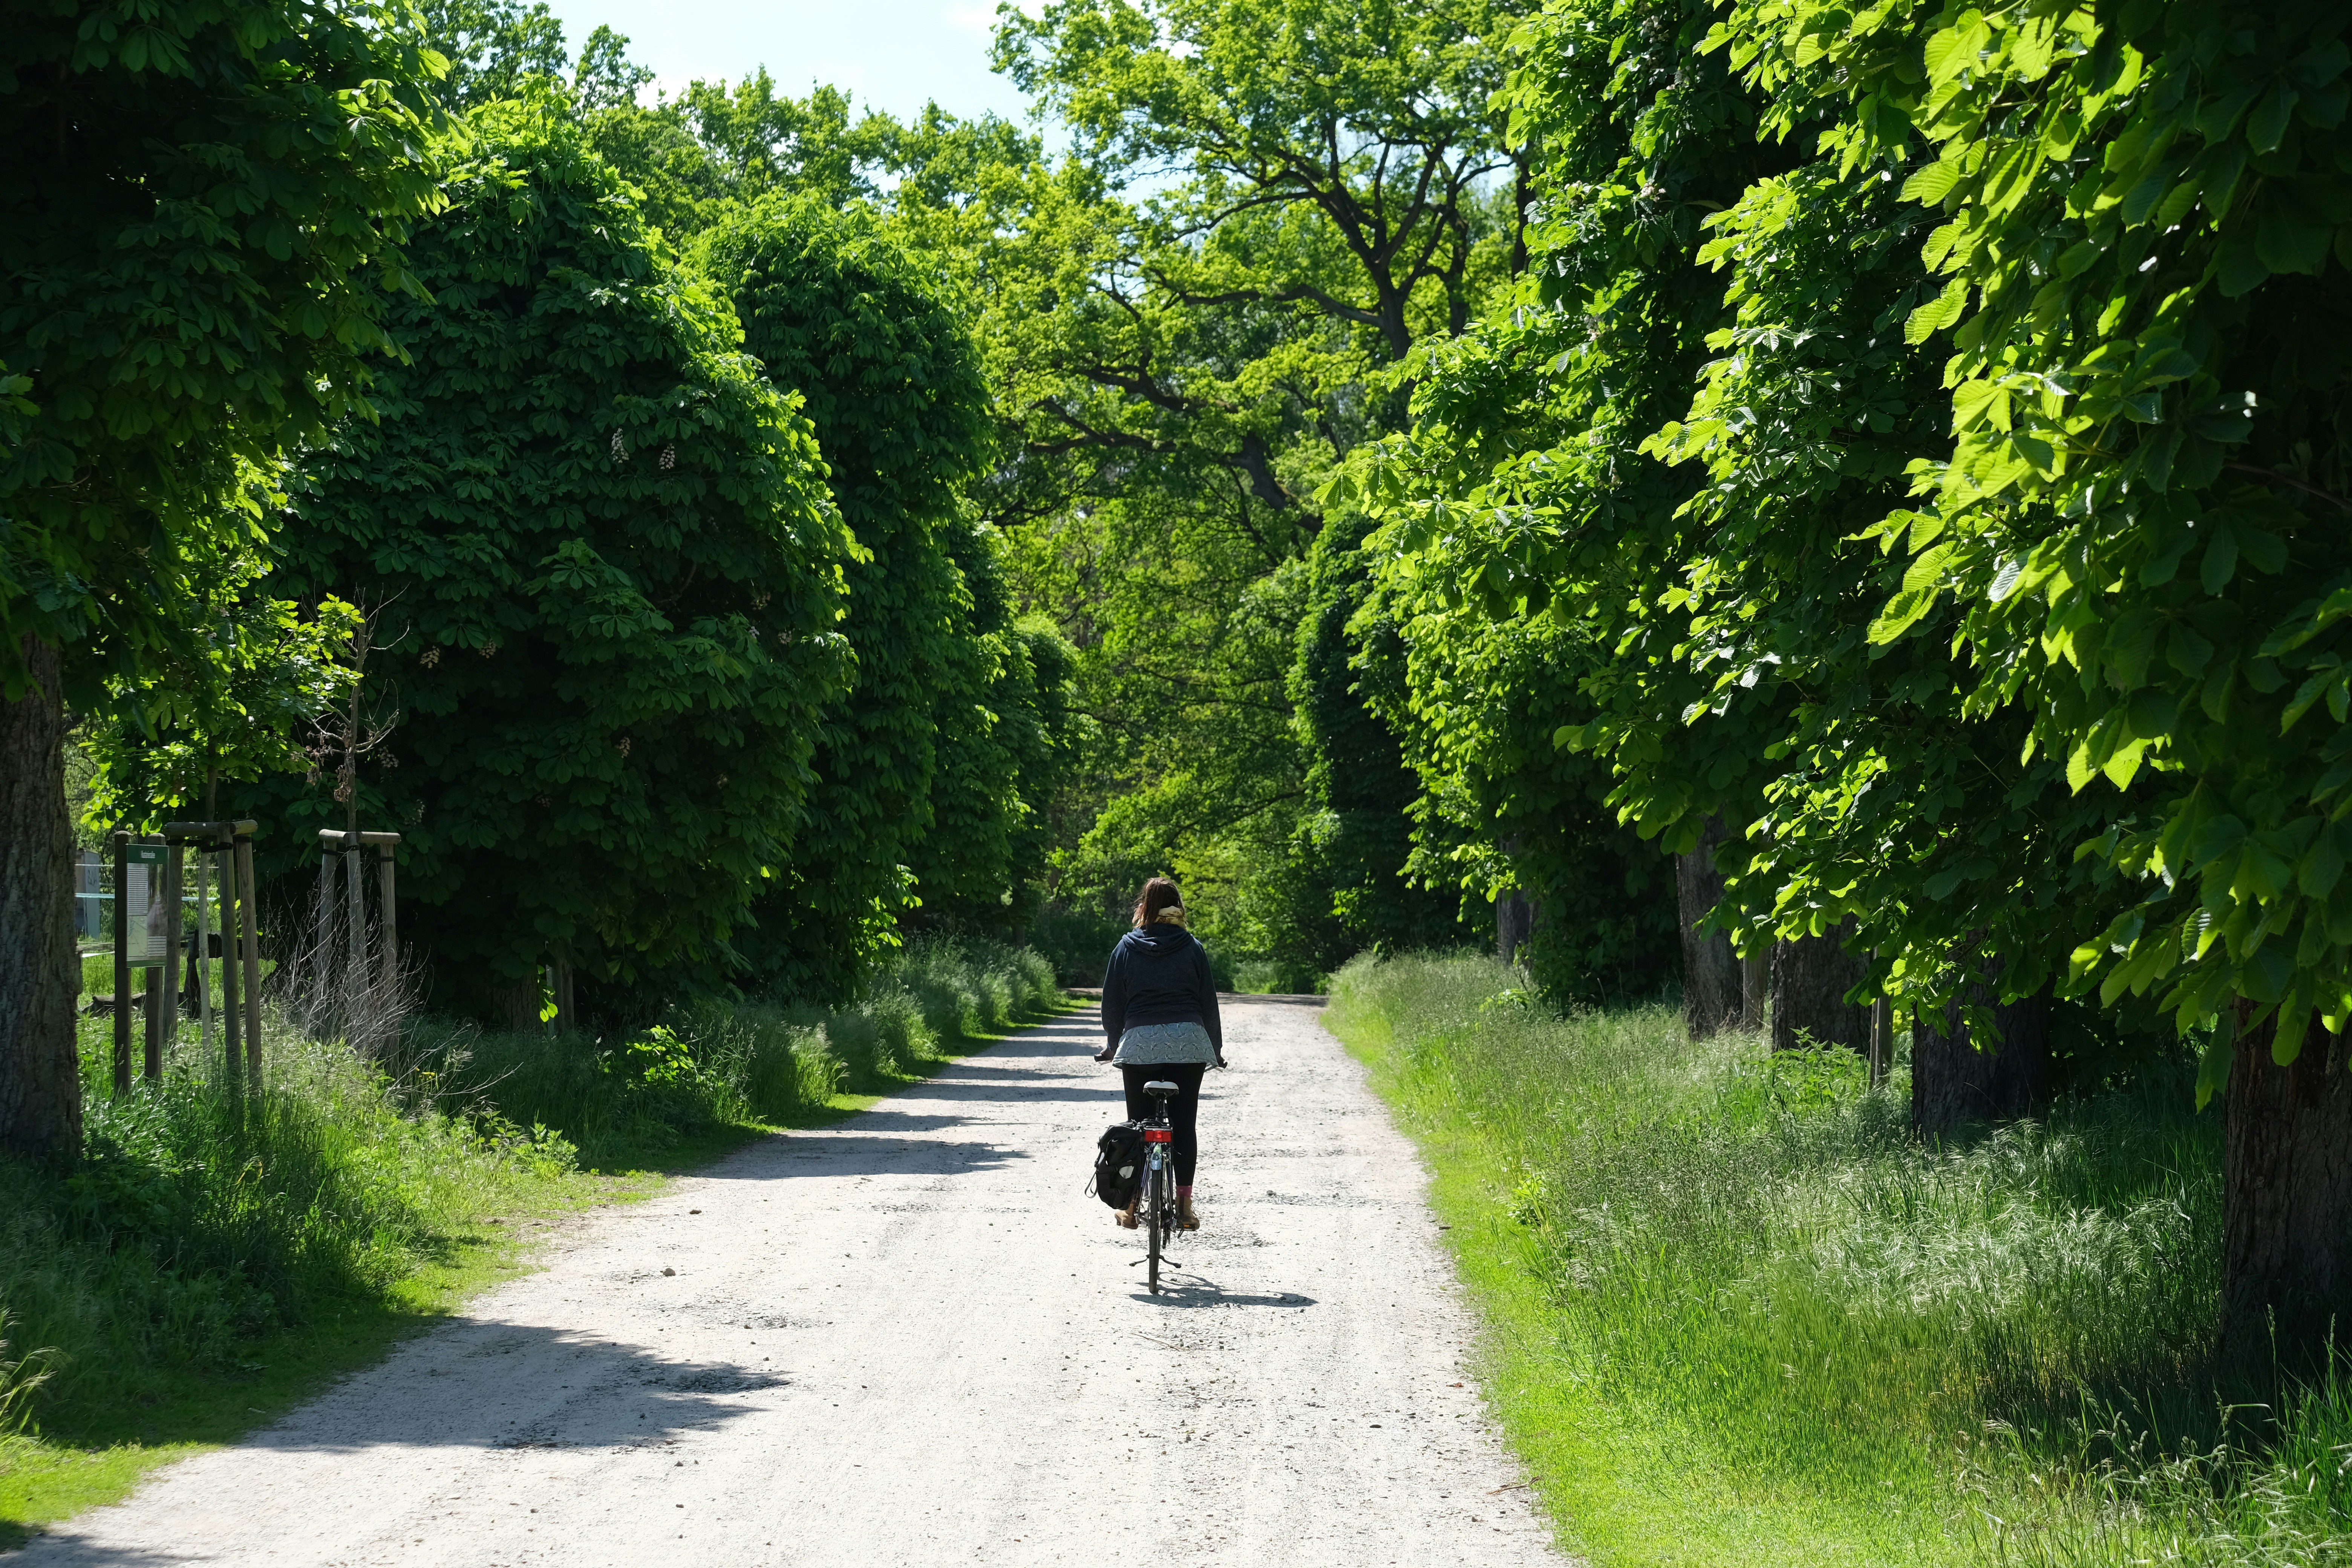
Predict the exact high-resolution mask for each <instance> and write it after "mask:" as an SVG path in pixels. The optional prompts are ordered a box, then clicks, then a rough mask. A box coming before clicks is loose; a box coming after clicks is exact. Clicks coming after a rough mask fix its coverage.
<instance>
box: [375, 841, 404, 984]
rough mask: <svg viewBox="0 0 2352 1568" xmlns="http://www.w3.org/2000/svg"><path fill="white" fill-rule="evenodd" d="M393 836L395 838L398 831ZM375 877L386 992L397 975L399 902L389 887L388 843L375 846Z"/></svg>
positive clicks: (398, 962)
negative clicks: (381, 933) (381, 932)
mask: <svg viewBox="0 0 2352 1568" xmlns="http://www.w3.org/2000/svg"><path fill="white" fill-rule="evenodd" d="M393 837H394V838H395V839H396V838H397V837H398V835H396V834H395V835H394V836H393ZM375 880H376V902H377V903H378V904H379V905H380V906H382V907H381V908H379V909H378V910H377V911H376V918H377V920H378V921H380V922H381V927H380V929H381V930H382V931H383V939H382V940H383V984H384V988H385V994H386V995H390V994H391V987H392V984H393V983H394V981H396V980H398V979H399V978H400V905H399V902H398V901H397V900H395V899H394V897H393V891H392V846H391V845H390V844H379V845H377V846H376V847H375Z"/></svg>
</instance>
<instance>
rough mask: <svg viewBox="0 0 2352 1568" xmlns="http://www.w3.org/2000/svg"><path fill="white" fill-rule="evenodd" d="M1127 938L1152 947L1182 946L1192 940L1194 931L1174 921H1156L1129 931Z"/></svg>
mask: <svg viewBox="0 0 2352 1568" xmlns="http://www.w3.org/2000/svg"><path fill="white" fill-rule="evenodd" d="M1127 940H1128V941H1129V942H1141V943H1142V944H1143V945H1145V946H1146V947H1152V948H1168V947H1181V946H1183V945H1184V944H1185V943H1186V942H1190V941H1192V932H1191V931H1186V930H1185V929H1184V928H1183V927H1182V926H1180V925H1178V924H1176V923H1175V922H1174V921H1154V922H1152V923H1151V924H1150V925H1148V926H1138V927H1136V928H1135V929H1134V930H1133V931H1129V932H1128V933H1127Z"/></svg>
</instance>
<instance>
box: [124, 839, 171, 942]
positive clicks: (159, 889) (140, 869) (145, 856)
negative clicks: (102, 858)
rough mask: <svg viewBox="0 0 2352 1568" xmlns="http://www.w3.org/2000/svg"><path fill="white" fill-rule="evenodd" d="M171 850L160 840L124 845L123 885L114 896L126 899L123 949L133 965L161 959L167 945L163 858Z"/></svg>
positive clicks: (168, 939) (167, 911) (168, 940)
mask: <svg viewBox="0 0 2352 1568" xmlns="http://www.w3.org/2000/svg"><path fill="white" fill-rule="evenodd" d="M170 853H171V852H170V851H169V850H168V849H166V848H165V847H163V845H161V844H131V845H126V846H124V847H123V865H122V886H121V887H120V888H118V889H115V896H116V897H118V898H121V899H124V900H128V901H129V908H128V909H127V910H125V911H124V913H125V914H126V915H127V916H128V919H126V920H125V921H124V922H123V925H124V933H125V934H124V938H123V943H122V952H123V955H124V957H125V959H126V960H127V961H128V962H129V963H131V964H132V965H133V966H134V967H135V966H138V965H142V964H156V963H163V950H164V949H165V948H166V947H167V946H168V945H170V940H171V939H170V938H169V937H168V936H167V935H166V934H165V931H166V930H167V918H168V916H169V915H170V913H171V911H170V910H166V909H165V908H164V907H163V861H164V858H165V857H166V856H168V855H169V854H170Z"/></svg>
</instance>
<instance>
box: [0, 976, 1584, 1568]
mask: <svg viewBox="0 0 2352 1568" xmlns="http://www.w3.org/2000/svg"><path fill="white" fill-rule="evenodd" d="M1225 1020H1226V1022H1225V1032H1226V1040H1227V1046H1226V1053H1227V1055H1228V1057H1229V1058H1231V1059H1232V1061H1233V1064H1234V1066H1233V1070H1231V1071H1228V1072H1224V1073H1212V1074H1211V1075H1210V1077H1209V1084H1208V1092H1207V1096H1206V1098H1205V1099H1204V1101H1203V1104H1202V1112H1201V1125H1202V1150H1203V1152H1202V1166H1201V1180H1200V1191H1199V1198H1200V1204H1201V1209H1202V1221H1203V1225H1204V1227H1205V1228H1204V1229H1203V1230H1202V1232H1200V1233H1199V1234H1198V1235H1196V1236H1193V1237H1187V1238H1185V1239H1184V1240H1183V1241H1182V1244H1181V1246H1179V1247H1176V1248H1174V1249H1173V1250H1174V1253H1175V1256H1176V1257H1177V1258H1180V1259H1181V1261H1182V1264H1183V1267H1182V1268H1178V1269H1176V1270H1174V1271H1173V1281H1174V1283H1173V1288H1172V1289H1170V1290H1169V1291H1168V1292H1167V1293H1166V1294H1164V1295H1161V1296H1159V1297H1157V1298H1155V1297H1152V1296H1150V1295H1149V1294H1148V1293H1146V1292H1145V1290H1144V1288H1143V1281H1142V1279H1141V1275H1142V1273H1143V1270H1142V1269H1141V1268H1130V1267H1129V1260H1130V1259H1133V1258H1139V1257H1140V1256H1141V1246H1140V1243H1139V1240H1138V1239H1137V1237H1136V1235H1135V1234H1134V1233H1130V1232H1126V1231H1121V1230H1119V1229H1118V1228H1117V1227H1116V1226H1114V1225H1113V1224H1112V1223H1111V1220H1110V1217H1109V1211H1108V1210H1107V1209H1105V1208H1104V1207H1103V1206H1102V1205H1100V1204H1099V1203H1098V1202H1097V1201H1096V1200H1095V1199H1093V1198H1091V1197H1088V1196H1087V1195H1086V1194H1085V1193H1084V1192H1083V1191H1082V1190H1081V1189H1082V1188H1083V1186H1084V1184H1085V1182H1086V1179H1087V1172H1088V1168H1089V1164H1090V1162H1091V1160H1092V1155H1093V1145H1094V1141H1095V1138H1096V1136H1097V1134H1098V1133H1099V1132H1100V1131H1101V1130H1102V1129H1103V1127H1104V1126H1105V1125H1107V1124H1108V1123H1109V1122H1111V1121H1117V1120H1118V1117H1119V1115H1120V1111H1119V1109H1118V1093H1117V1079H1116V1075H1115V1074H1114V1072H1113V1069H1111V1068H1105V1067H1097V1066H1096V1065H1095V1064H1094V1063H1093V1062H1092V1061H1091V1060H1089V1059H1088V1055H1089V1053H1090V1052H1091V1051H1092V1050H1093V1049H1094V1048H1095V1047H1096V1045H1097V1042H1098V1041H1099V1038H1100V1035H1099V1027H1100V1026H1099V1024H1098V1022H1097V1018H1096V1017H1095V1016H1094V1015H1093V1014H1091V1013H1088V1014H1074V1015H1071V1016H1068V1017H1067V1018H1066V1019H1063V1020H1060V1021H1057V1022H1055V1023H1052V1024H1048V1025H1045V1026H1042V1027H1038V1028H1034V1029H1031V1030H1029V1031H1027V1032H1026V1033H1024V1034H1023V1035H1021V1036H1019V1037H1016V1038H1014V1039H1013V1040H1011V1041H1009V1042H1007V1043H1005V1044H1003V1045H1001V1046H999V1047H996V1048H994V1049H992V1050H991V1051H988V1052H987V1053H985V1054H984V1055H982V1056H977V1057H973V1058H967V1059H965V1060H963V1061H961V1062H957V1063H954V1064H951V1065H950V1066H949V1067H948V1068H946V1069H945V1070H943V1071H942V1072H940V1075H939V1076H938V1077H936V1078H934V1079H930V1080H929V1081H928V1082H925V1083H923V1084H920V1085H918V1086H916V1087H915V1088H913V1089H908V1090H907V1091H906V1092H905V1093H902V1094H900V1095H898V1096H897V1097H895V1098H893V1099H891V1100H886V1101H885V1102H883V1103H882V1104H881V1105H879V1106H877V1107H876V1108H875V1109H874V1110H870V1111H868V1112H866V1113H865V1114H864V1115H861V1116H858V1117H856V1118H854V1119H852V1120H850V1121H845V1122H843V1123H841V1124H840V1125H838V1126H836V1127H833V1128H829V1129H824V1130H821V1131H810V1132H795V1133H792V1134H790V1135H787V1136H781V1137H775V1138H769V1139H764V1140H761V1142H757V1143H755V1144H752V1145H751V1146H749V1147H747V1148H745V1149H743V1150H742V1151H740V1152H738V1153H737V1154H735V1155H733V1156H731V1157H730V1158H729V1159H728V1160H726V1161H725V1162H723V1163H720V1164H719V1165H717V1166H715V1167H713V1168H712V1169H711V1170H710V1171H709V1172H708V1173H705V1174H702V1175H698V1176H695V1177H691V1178H687V1179H683V1180H680V1181H677V1182H676V1183H674V1184H671V1185H670V1186H668V1187H667V1188H666V1189H665V1190H664V1191H663V1192H662V1194H660V1195H659V1196H657V1197H656V1198H655V1199H653V1200H652V1201H650V1202H647V1203H644V1204H641V1205H635V1206H634V1207H630V1208H625V1209H617V1210H611V1211H606V1212H604V1213H601V1214H598V1215H594V1216H593V1217H592V1218H589V1219H587V1220H584V1221H582V1222H580V1223H579V1224H577V1225H575V1226H572V1227H571V1228H569V1229H568V1230H567V1231H565V1232H563V1233H562V1237H561V1239H559V1240H558V1241H556V1242H555V1243H554V1244H553V1245H552V1247H551V1250H550V1252H549V1254H548V1257H547V1258H546V1264H547V1267H546V1268H544V1269H543V1270H542V1271H541V1272H539V1273H536V1274H533V1275H530V1276H529V1277H527V1278H524V1279H518V1280H515V1281H513V1282H511V1283H509V1284H507V1285H505V1286H502V1287H500V1288H499V1289H497V1290H496V1291H494V1292H493V1293H491V1294H489V1295H488V1296H486V1297H484V1298H482V1299H480V1300H478V1301H477V1302H476V1303H475V1304H474V1306H473V1308H472V1310H470V1311H469V1312H468V1313H467V1314H466V1316H465V1317H464V1318H462V1319H461V1320H460V1321H457V1322H454V1323H451V1324H449V1325H447V1326H446V1327H444V1328H441V1329H439V1330H436V1331H434V1332H432V1333H429V1334H427V1335H425V1336H423V1337H421V1338H419V1339H417V1340H415V1341H414V1342H410V1343H409V1344H407V1345H405V1346H404V1347H403V1348H402V1349H400V1350H399V1351H398V1352H395V1353H394V1355H393V1356H392V1357H391V1358H390V1359H389V1360H388V1361H386V1362H385V1363H383V1364H382V1365H381V1366H378V1367H376V1368H375V1369H373V1370H372V1371H369V1372H366V1373H361V1374H359V1375H357V1376H354V1377H352V1378H351V1379H349V1380H347V1381H346V1382H344V1383H342V1384H339V1385H337V1386H336V1387H335V1388H334V1389H332V1390H331V1391H330V1392H329V1393H327V1394H324V1395H323V1396H321V1397H320V1398H319V1399H317V1400H315V1401H313V1402H312V1403H310V1405H305V1406H304V1407H302V1408H301V1409H300V1410H299V1411H297V1412H296V1413H294V1414H293V1415H289V1417H287V1418H286V1419H285V1420H283V1421H281V1422H279V1423H278V1424H277V1425H276V1426H271V1427H269V1428H268V1429H267V1430H266V1431H263V1432H261V1433H259V1434H257V1436H254V1437H252V1438H251V1439H249V1440H247V1442H245V1443H243V1444H241V1445H239V1446H238V1447H234V1448H230V1449H226V1450H223V1451H220V1452H217V1453H214V1454H208V1455H203V1456H200V1457H198V1458H194V1459H190V1460H188V1461H186V1462H184V1463H182V1464H180V1465H177V1466H174V1467H173V1468H170V1469H167V1470H164V1471H163V1472H160V1473H159V1474H158V1475H156V1476H155V1477H154V1478H152V1479H151V1480H150V1481H149V1482H148V1483H147V1484H146V1485H145V1486H143V1487H142V1489H140V1490H139V1492H138V1493H137V1494H136V1495H135V1496H133V1497H132V1498H131V1499H130V1500H128V1501H126V1502H124V1503H121V1504H120V1505H118V1506H115V1507H112V1508H105V1509H100V1510H94V1511H92V1512H90V1513H87V1514H84V1515H82V1516H81V1517H79V1519H76V1520H73V1521H69V1522H68V1523H67V1524H64V1525H61V1526H58V1527H57V1528H56V1529H55V1530H54V1531H52V1532H51V1533H50V1534H48V1535H47V1536H44V1537H40V1538H38V1539H37V1540H36V1541H35V1542H32V1543H31V1544H30V1545H28V1546H27V1547H26V1548H25V1550H24V1551H23V1552H22V1553H21V1554H19V1555H17V1556H16V1557H14V1558H13V1559H11V1560H10V1562H11V1568H64V1565H67V1564H73V1565H76V1568H81V1565H95V1564H100V1563H103V1564H106V1565H108V1568H143V1565H147V1564H158V1565H160V1564H193V1563H224V1564H227V1563H234V1564H236V1565H238V1568H292V1565H296V1564H300V1565H305V1568H308V1565H311V1564H317V1565H320V1568H324V1565H328V1564H352V1565H355V1568H356V1565H360V1564H366V1565H369V1568H374V1565H376V1564H403V1565H411V1564H413V1565H415V1568H425V1565H428V1564H429V1565H431V1568H525V1565H530V1564H551V1565H553V1564H561V1565H562V1568H601V1565H605V1564H611V1565H614V1568H704V1565H709V1568H721V1565H724V1568H743V1565H765V1564H777V1565H787V1564H789V1565H793V1568H798V1565H802V1564H808V1565H817V1564H858V1565H861V1568H864V1565H869V1564H870V1565H880V1564H893V1565H896V1564H916V1565H922V1568H929V1565H932V1564H947V1563H958V1564H961V1563H988V1564H998V1563H1004V1564H1017V1563H1106V1562H1112V1563H1159V1564H1174V1565H1182V1564H1193V1563H1218V1564H1246V1565H1255V1564H1261V1563H1263V1564H1277V1563H1278V1564H1282V1565H1283V1568H1314V1565H1318V1564H1334V1565H1336V1564H1341V1563H1345V1564H1350V1565H1353V1564H1360V1563H1409V1564H1448V1565H1450V1564H1481V1565H1484V1564H1495V1565H1510V1568H1518V1565H1530V1568H1532V1565H1536V1564H1550V1565H1557V1564H1559V1563H1560V1561H1561V1560H1560V1559H1559V1556H1558V1555H1557V1554H1556V1553H1555V1552H1554V1550H1553V1548H1552V1546H1551V1545H1550V1543H1549V1542H1550V1536H1549V1530H1548V1528H1547V1527H1546V1526H1545V1524H1544V1523H1543V1522H1542V1521H1541V1520H1539V1519H1538V1517H1537V1516H1536V1515H1535V1514H1534V1513H1533V1511H1532V1510H1531V1509H1530V1508H1529V1506H1528V1503H1527V1501H1526V1498H1527V1496H1528V1493H1527V1492H1526V1490H1525V1489H1523V1488H1522V1487H1520V1486H1519V1485H1518V1484H1517V1483H1519V1482H1520V1481H1521V1480H1522V1479H1523V1478H1522V1476H1521V1475H1520V1473H1519V1471H1518V1468H1517V1466H1516V1465H1515V1464H1514V1463H1513V1462H1512V1460H1511V1459H1510V1458H1509V1457H1508V1456H1507V1453H1506V1452H1505V1451H1504V1450H1503V1448H1502V1447H1500V1445H1499V1444H1498V1442H1497V1441H1496V1437H1495V1435H1494V1433H1493V1431H1492V1429H1491V1427H1490V1426H1488V1424H1487V1422H1486V1418H1485V1415H1484V1413H1483V1410H1482V1406H1481V1404H1480V1400H1479V1394H1478V1390H1477V1387H1476V1384H1475V1381H1474V1380H1473V1379H1472V1377H1471V1376H1470V1374H1469V1373H1467V1372H1466V1371H1465V1350H1466V1346H1467V1341H1468V1337H1469V1325H1468V1321H1467V1318H1466V1316H1465V1310H1464V1309H1463V1307H1462V1306H1461V1304H1460V1303H1459V1302H1458V1301H1457V1300H1456V1297H1455V1293H1454V1287H1453V1285H1452V1283H1451V1276H1450V1272H1449V1270H1448V1268H1447V1266H1446V1264H1445V1262H1444V1258H1443V1257H1442V1256H1441V1254H1440V1252H1439V1250H1438V1245H1437V1242H1438V1237H1437V1226H1436V1224H1435V1222H1434V1221H1433V1219H1432V1218H1431V1217H1430V1215H1429V1213H1428V1211H1427V1209H1426V1208H1425V1207H1424V1206H1423V1183H1424V1178H1423V1173H1422V1169H1421V1167H1420V1165H1419V1163H1417V1161H1416V1160H1415V1158H1414V1155H1413V1153H1412V1148H1411V1146H1410V1145H1409V1144H1408V1143H1407V1142H1406V1141H1405V1139H1404V1138H1403V1137H1402V1135H1401V1134H1400V1133H1399V1132H1397V1131H1396V1130H1395V1129H1394V1128H1393V1127H1392V1126H1391V1124H1390V1122H1389V1120H1388V1117H1387V1115H1386V1113H1385V1111H1384V1110H1382V1108H1381V1104H1380V1102H1379V1101H1378V1100H1376V1099H1375V1098H1374V1097H1373V1095H1372V1093H1371V1091H1370V1089H1368V1088H1367V1087H1366V1085H1365V1083H1364V1076H1363V1072H1362V1069H1361V1068H1360V1067H1359V1066H1358V1065H1357V1064H1356V1063H1355V1062H1354V1061H1353V1060H1352V1059H1351V1058H1349V1057H1348V1056H1347V1055H1346V1053H1345V1052H1343V1051H1342V1050H1341V1049H1340V1047H1339V1044H1338V1042H1336V1041H1335V1040H1333V1039H1332V1038H1331V1037H1330V1036H1329V1035H1328V1034H1327V1033H1326V1032H1325V1031H1324V1030H1323V1028H1322V1026H1321V1025H1320V1022H1319V1020H1318V1009H1317V1008H1316V1006H1315V1005H1313V1004H1312V1003H1311V1002H1304V1001H1278V1000H1264V999H1256V998H1247V997H1244V998H1235V999H1234V1000H1233V1001H1232V1002H1231V1003H1230V1004H1229V1005H1228V1009H1227V1011H1226V1014H1225Z"/></svg>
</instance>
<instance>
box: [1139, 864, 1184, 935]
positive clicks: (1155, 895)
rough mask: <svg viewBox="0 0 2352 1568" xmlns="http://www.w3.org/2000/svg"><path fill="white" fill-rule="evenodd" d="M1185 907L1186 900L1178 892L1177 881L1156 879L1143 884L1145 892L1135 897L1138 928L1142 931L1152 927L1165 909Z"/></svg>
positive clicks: (1164, 878) (1165, 878) (1163, 878)
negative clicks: (1145, 927) (1149, 926)
mask: <svg viewBox="0 0 2352 1568" xmlns="http://www.w3.org/2000/svg"><path fill="white" fill-rule="evenodd" d="M1183 907H1184V898H1183V895H1182V894H1181V893H1179V892H1178V891H1177V890H1176V883H1175V881H1174V880H1173V879H1171V878H1167V877H1154V878H1152V879H1151V880H1150V881H1149V882H1146V883H1144V884H1143V891H1141V892H1139V893H1138V894H1136V895H1135V923H1136V927H1137V929H1139V930H1140V929H1141V928H1143V927H1144V926H1148V925H1150V923H1151V922H1152V921H1156V920H1158V919H1159V918H1160V910H1164V909H1170V908H1174V909H1179V910H1181V909H1182V908H1183Z"/></svg>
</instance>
